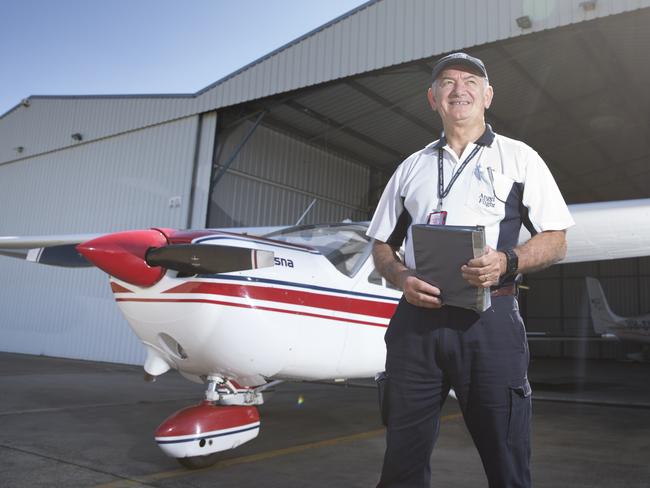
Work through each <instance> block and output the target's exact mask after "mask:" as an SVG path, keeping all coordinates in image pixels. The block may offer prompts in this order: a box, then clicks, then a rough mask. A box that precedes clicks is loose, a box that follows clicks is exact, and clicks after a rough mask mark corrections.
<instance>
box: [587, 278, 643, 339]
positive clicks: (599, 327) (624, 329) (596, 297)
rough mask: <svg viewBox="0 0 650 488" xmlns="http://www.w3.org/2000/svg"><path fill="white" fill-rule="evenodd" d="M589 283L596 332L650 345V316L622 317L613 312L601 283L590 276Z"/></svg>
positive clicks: (588, 291)
mask: <svg viewBox="0 0 650 488" xmlns="http://www.w3.org/2000/svg"><path fill="white" fill-rule="evenodd" d="M585 280H586V282H587V295H588V296H589V310H590V311H591V319H592V320H593V323H594V330H595V331H596V333H597V334H601V335H603V336H608V335H613V336H614V337H615V338H616V339H618V340H621V341H631V342H642V343H645V344H646V345H650V314H645V315H640V316H638V317H621V316H620V315H617V314H615V313H614V312H612V309H611V308H609V303H608V302H607V298H606V297H605V292H604V291H603V288H602V286H601V285H600V282H599V281H598V280H597V279H596V278H592V277H590V276H588V277H586V278H585Z"/></svg>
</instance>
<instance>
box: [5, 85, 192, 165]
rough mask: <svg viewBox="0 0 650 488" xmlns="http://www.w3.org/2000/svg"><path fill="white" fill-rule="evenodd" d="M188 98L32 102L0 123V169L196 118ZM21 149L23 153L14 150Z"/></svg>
mask: <svg viewBox="0 0 650 488" xmlns="http://www.w3.org/2000/svg"><path fill="white" fill-rule="evenodd" d="M198 104H199V101H198V99H197V98H195V97H193V96H192V95H187V96H176V97H166V96H164V95H161V96H150V97H147V96H143V97H134V96H122V97H120V96H105V97H59V98H57V97H31V98H30V99H29V106H23V105H19V106H18V107H16V108H15V109H14V110H13V111H11V112H10V113H8V114H6V115H5V116H3V117H1V118H0V164H1V163H5V162H8V161H15V160H20V159H25V158H29V157H33V156H35V155H37V154H42V153H44V152H47V151H52V150H55V149H61V148H64V147H71V146H77V145H79V142H76V141H75V140H73V139H72V137H71V135H72V134H75V133H79V134H81V136H82V137H83V142H89V141H93V140H97V139H101V138H104V137H109V136H113V135H116V134H121V133H124V132H128V131H131V130H136V129H139V128H141V127H146V126H149V125H154V124H157V123H161V122H165V121H169V120H173V119H178V118H181V117H187V116H189V115H192V114H196V113H197V112H199V110H198V109H197V107H198ZM18 147H22V148H23V149H22V151H21V152H19V151H18V150H17V148H18Z"/></svg>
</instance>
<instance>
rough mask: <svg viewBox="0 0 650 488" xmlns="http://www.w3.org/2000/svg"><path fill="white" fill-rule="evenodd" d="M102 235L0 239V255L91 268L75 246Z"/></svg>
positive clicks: (70, 266) (11, 237)
mask: <svg viewBox="0 0 650 488" xmlns="http://www.w3.org/2000/svg"><path fill="white" fill-rule="evenodd" d="M102 235H103V234H68V235H58V236H57V235H55V236H30V237H22V236H8V237H0V255H3V256H8V257H12V258H18V259H24V260H26V261H32V262H35V263H41V264H49V265H52V266H63V267H67V268H80V267H89V266H92V264H90V263H89V262H88V261H87V260H86V258H84V257H83V256H82V255H81V254H79V253H78V252H77V251H76V249H75V246H76V245H77V244H80V243H82V242H86V241H89V240H91V239H95V238H97V237H100V236H102Z"/></svg>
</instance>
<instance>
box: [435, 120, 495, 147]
mask: <svg viewBox="0 0 650 488" xmlns="http://www.w3.org/2000/svg"><path fill="white" fill-rule="evenodd" d="M494 137H495V134H494V131H492V127H490V124H485V130H484V131H483V134H482V135H481V137H479V138H478V139H477V140H476V141H475V142H474V144H476V145H477V146H488V147H489V146H491V145H492V142H493V141H494ZM446 145H447V138H446V137H445V133H444V132H443V133H442V135H441V136H440V139H438V140H437V141H436V142H434V143H433V145H432V146H431V147H432V148H433V149H442V148H443V147H445V146H446Z"/></svg>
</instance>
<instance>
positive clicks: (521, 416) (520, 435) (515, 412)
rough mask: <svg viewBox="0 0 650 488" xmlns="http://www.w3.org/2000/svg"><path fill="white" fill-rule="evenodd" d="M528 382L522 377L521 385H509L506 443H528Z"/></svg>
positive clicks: (529, 398)
mask: <svg viewBox="0 0 650 488" xmlns="http://www.w3.org/2000/svg"><path fill="white" fill-rule="evenodd" d="M531 394H532V390H531V388H530V383H529V382H528V379H524V381H523V382H522V383H521V385H518V386H511V387H510V415H509V419H508V444H510V445H518V444H520V443H522V442H523V443H528V442H529V439H530V418H531V409H532V408H531Z"/></svg>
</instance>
